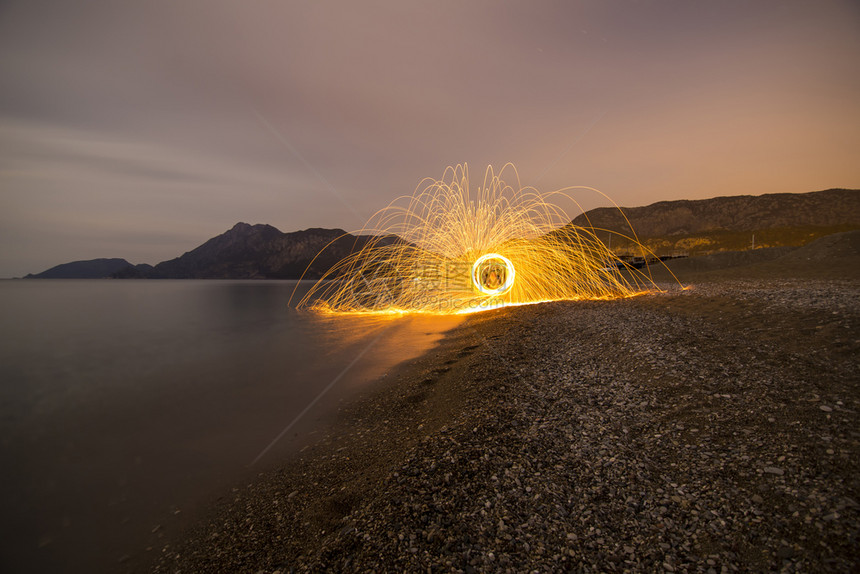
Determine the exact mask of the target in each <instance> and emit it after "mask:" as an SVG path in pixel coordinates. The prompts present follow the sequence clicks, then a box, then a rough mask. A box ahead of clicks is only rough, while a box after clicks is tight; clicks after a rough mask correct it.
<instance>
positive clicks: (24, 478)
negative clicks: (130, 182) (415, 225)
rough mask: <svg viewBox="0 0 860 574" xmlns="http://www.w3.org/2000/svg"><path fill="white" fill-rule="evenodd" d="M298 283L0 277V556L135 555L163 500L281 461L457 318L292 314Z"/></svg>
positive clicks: (73, 562) (75, 559) (82, 559)
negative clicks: (340, 404) (342, 405)
mask: <svg viewBox="0 0 860 574" xmlns="http://www.w3.org/2000/svg"><path fill="white" fill-rule="evenodd" d="M295 286H296V283H295V282H291V281H277V282H263V281H2V282H0V341H2V345H0V381H2V382H0V437H2V438H0V455H2V461H3V463H2V466H3V469H4V470H3V472H2V475H0V476H2V478H0V480H2V483H0V493H1V494H0V515H2V518H0V521H2V523H0V528H2V532H0V539H2V542H0V566H2V570H4V571H44V570H47V569H51V568H53V569H59V570H62V571H77V570H80V571H86V570H90V571H92V570H114V569H122V567H121V566H119V565H120V564H129V565H131V564H133V563H134V561H135V552H136V551H138V550H141V548H139V547H137V546H135V545H136V544H138V543H139V542H140V541H143V540H145V539H146V538H150V537H151V536H150V535H151V532H152V530H153V529H157V528H158V527H159V526H163V525H164V524H166V522H168V521H170V520H175V519H174V518H171V517H176V516H177V514H175V513H176V511H180V513H181V512H185V513H186V514H187V513H188V510H189V509H193V508H194V507H199V506H200V505H203V504H205V503H206V502H207V501H209V500H211V498H212V497H214V496H215V495H216V494H217V493H218V492H219V491H220V490H222V489H224V488H227V486H228V485H229V484H231V483H232V482H235V481H236V480H238V479H239V478H241V477H242V476H244V475H245V474H247V473H248V472H249V471H248V469H249V466H250V465H251V463H252V461H255V460H256V461H257V462H256V464H255V465H254V466H253V468H252V470H254V471H256V470H259V469H264V468H267V467H271V466H272V465H276V464H278V463H279V462H281V461H283V460H285V458H287V457H289V456H290V453H291V452H292V450H291V449H294V448H295V444H296V440H300V439H301V437H302V436H307V434H308V433H312V432H314V431H315V430H317V429H318V428H319V425H320V424H321V423H322V421H324V419H325V417H326V415H327V413H331V412H332V410H333V406H334V405H335V404H336V403H337V401H338V400H339V399H342V398H344V397H346V396H349V394H350V393H351V392H354V391H355V390H357V389H361V388H365V387H366V385H369V384H371V383H372V382H373V381H375V380H377V379H378V378H379V377H381V376H383V375H384V374H385V373H386V372H388V371H389V370H390V369H391V368H392V367H393V366H394V365H396V364H397V363H399V362H402V361H403V360H406V359H409V358H411V357H415V356H417V355H420V354H421V353H422V352H424V351H425V350H427V349H428V348H429V347H430V346H432V345H433V343H434V342H435V341H437V340H438V339H439V338H440V337H441V335H442V333H443V332H444V331H446V330H448V329H450V328H452V327H454V326H455V325H456V324H457V323H458V322H459V320H460V319H458V318H455V317H418V318H414V317H413V318H406V317H401V318H396V319H394V318H386V319H380V318H372V317H340V318H337V319H334V318H331V317H320V316H317V315H313V314H310V313H299V312H296V311H295V310H293V309H290V308H289V307H288V304H287V302H288V300H289V299H290V295H291V293H292V291H293V289H294V287H295ZM306 288H307V285H299V290H301V289H306ZM371 343H372V344H371ZM350 366H351V367H350ZM347 367H350V368H349V369H347ZM338 377H340V378H338ZM335 379H337V383H336V384H335V385H334V386H332V387H331V389H330V390H329V392H327V393H325V394H324V396H323V397H322V398H321V400H319V401H318V403H316V404H314V405H313V408H311V409H309V410H307V412H306V413H305V415H304V416H303V417H302V419H301V420H300V421H298V422H297V423H296V424H294V425H293V426H292V427H291V428H290V430H289V433H287V434H286V435H285V436H283V437H282V438H281V439H280V440H278V441H275V442H274V443H273V441H274V439H276V438H277V437H278V436H279V435H280V434H281V433H283V431H284V429H286V428H287V427H288V426H289V425H290V424H291V423H293V422H294V421H295V420H296V417H297V416H298V415H300V414H301V413H302V412H303V411H304V410H305V409H307V407H308V405H310V404H311V403H312V402H313V401H315V400H317V399H318V398H320V396H321V393H322V392H323V391H324V390H325V389H326V388H327V387H328V386H329V385H330V384H331V383H332V381H334V380H335ZM266 449H267V450H266ZM264 450H265V453H264V456H262V457H261V456H260V455H261V454H263V451H264ZM156 550H157V549H156ZM126 556H128V557H129V558H128V561H127V562H126V558H125V557H126ZM120 560H122V562H120Z"/></svg>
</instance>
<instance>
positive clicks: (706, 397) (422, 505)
mask: <svg viewBox="0 0 860 574" xmlns="http://www.w3.org/2000/svg"><path fill="white" fill-rule="evenodd" d="M857 293H858V284H857V282H856V281H854V280H847V281H818V282H810V281H808V280H803V281H800V280H791V279H779V280H775V281H766V280H754V279H750V280H734V279H732V280H728V281H719V282H714V283H711V282H705V283H699V284H694V286H693V289H692V290H690V291H685V292H675V293H669V294H664V295H651V296H646V297H638V298H634V299H630V300H619V301H611V302H577V303H552V304H544V305H535V306H524V307H510V308H504V309H499V310H495V311H490V312H487V313H482V314H479V315H475V316H472V317H469V318H468V319H467V320H466V321H465V322H464V323H463V324H461V325H460V326H458V327H455V329H453V330H452V331H451V332H449V333H448V334H447V335H446V336H445V338H444V339H443V340H442V341H441V342H440V343H439V344H438V345H437V346H436V347H435V348H434V349H432V350H431V351H430V352H428V353H427V354H425V355H424V356H422V357H420V358H418V359H414V360H412V361H409V362H408V363H407V364H405V365H402V366H401V367H400V368H398V369H397V372H396V373H393V374H392V375H391V376H389V377H387V380H385V381H382V383H381V384H380V385H379V386H378V387H376V388H374V389H373V390H371V391H369V392H367V393H364V396H362V397H359V398H357V399H355V400H352V401H349V402H348V403H347V404H345V405H344V406H343V407H341V409H340V412H339V413H338V417H337V421H336V422H335V424H334V426H333V427H332V428H331V430H330V432H329V434H328V435H327V436H325V437H323V438H322V439H321V440H320V441H319V442H318V443H317V444H315V445H314V446H311V447H308V448H306V449H305V450H304V451H303V452H302V453H301V454H300V458H298V459H297V460H295V461H293V462H292V463H287V464H286V465H285V466H284V467H283V468H282V469H281V470H278V471H274V472H270V473H264V474H261V475H259V476H258V477H257V478H256V480H254V481H253V482H251V483H250V484H248V485H247V486H246V487H244V488H237V489H234V491H233V492H232V493H231V495H230V496H231V498H229V499H225V500H222V501H221V502H219V503H218V504H217V505H216V506H215V507H213V508H212V509H211V511H210V512H209V515H208V517H207V518H206V519H205V520H203V521H202V522H200V523H199V524H198V525H197V526H196V527H195V528H193V529H192V530H190V531H188V532H186V533H185V535H184V536H185V537H184V539H183V540H178V541H171V542H169V545H168V546H166V547H164V546H162V547H159V548H156V550H157V551H158V553H159V558H158V561H157V563H156V564H155V565H154V567H153V569H154V571H156V572H173V571H179V570H183V571H194V570H198V571H199V570H205V571H212V572H228V571H254V572H256V571H264V572H275V571H281V572H286V571H290V570H291V569H295V570H298V571H318V570H335V571H356V570H369V569H376V570H379V571H401V570H405V571H416V570H421V571H427V569H428V568H429V569H431V570H434V571H436V570H440V571H483V570H493V571H505V570H511V571H522V570H531V569H534V568H537V569H541V570H546V569H549V570H558V569H563V570H567V569H573V570H579V569H583V568H586V567H587V568H595V569H598V570H609V571H623V570H630V571H653V570H654V569H658V570H659V569H663V570H665V571H675V570H678V571H684V570H701V571H710V570H713V571H715V572H718V571H721V570H722V569H726V570H725V571H734V570H739V569H740V570H756V571H763V570H774V569H785V570H788V571H795V570H798V571H824V570H828V571H850V570H852V569H853V568H856V567H857V559H856V555H857V549H858V532H860V506H858V504H857V501H858V499H860V483H858V478H857V477H858V476H860V446H858V445H860V443H858V438H860V434H858V432H857V431H856V429H857V428H860V420H858V415H857V413H858V411H860V389H858V387H860V381H858V367H857V361H856V356H857V353H858V352H860V337H858V333H860V309H858V304H857V302H856V300H857V299H858V298H857V296H856V295H857Z"/></svg>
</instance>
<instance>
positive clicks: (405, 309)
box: [299, 164, 656, 315]
mask: <svg viewBox="0 0 860 574" xmlns="http://www.w3.org/2000/svg"><path fill="white" fill-rule="evenodd" d="M508 169H509V170H510V171H512V172H513V175H514V176H515V179H516V181H517V185H516V186H511V185H508V184H506V183H505V182H504V181H502V179H501V178H500V176H499V175H496V174H494V172H493V170H492V168H487V171H486V172H485V175H484V181H483V184H482V185H481V186H480V187H478V188H477V189H475V190H472V189H471V188H470V185H469V172H468V168H467V167H466V166H465V165H463V166H457V167H453V168H448V169H447V170H446V171H445V174H444V175H443V177H442V179H441V180H438V181H434V180H425V181H424V182H422V184H421V185H419V187H418V189H417V190H416V193H415V194H414V195H412V196H410V197H402V198H399V199H398V200H396V201H395V202H393V203H392V204H391V205H389V206H388V207H386V208H385V209H383V210H381V211H379V212H377V213H376V215H375V216H374V217H373V218H371V221H370V223H369V224H368V226H367V227H365V229H363V230H362V231H361V232H360V234H362V235H373V236H375V237H374V239H372V240H371V241H370V242H369V243H368V244H367V245H366V246H365V247H364V248H363V249H361V250H360V251H358V252H356V253H353V254H352V255H351V256H349V257H347V258H346V259H344V260H342V261H341V262H340V263H338V264H337V265H335V266H334V267H333V268H332V269H330V270H329V271H328V272H327V273H326V275H325V276H324V277H323V278H322V279H321V280H320V281H318V282H317V284H316V285H314V287H313V288H312V289H311V290H310V291H309V292H308V294H307V295H306V296H305V297H304V298H303V299H302V301H301V302H300V303H299V307H300V308H309V309H312V310H316V311H321V312H326V313H354V314H367V313H372V314H388V315H400V314H404V313H432V314H462V313H472V312H477V311H484V310H489V309H496V308H499V307H505V306H510V305H524V304H531V303H538V302H547V301H559V300H582V299H616V298H622V297H630V296H633V295H637V294H641V293H644V292H648V291H651V290H655V289H656V286H655V285H654V283H653V281H652V280H651V279H650V277H649V275H648V274H646V273H643V272H641V271H640V270H638V269H634V268H633V267H632V266H630V265H628V264H627V263H625V262H624V261H622V260H620V259H619V258H617V257H616V256H615V255H614V254H613V253H612V251H610V250H609V249H608V248H607V247H606V246H605V245H604V244H603V243H602V242H601V241H600V240H599V239H598V238H597V236H596V234H595V231H596V230H595V229H593V228H586V227H580V226H574V225H571V224H570V223H569V222H570V220H571V218H570V217H568V215H567V214H566V213H565V211H564V210H563V209H562V208H561V207H559V206H558V202H559V201H561V200H567V201H570V202H573V203H574V204H575V203H576V202H575V201H574V200H573V199H572V198H571V197H570V196H569V195H567V194H566V192H565V191H564V190H563V191H558V192H554V193H551V194H546V195H542V194H541V193H539V192H538V191H537V190H536V189H534V188H530V187H528V188H523V187H522V186H520V185H519V176H518V174H517V173H516V169H515V168H514V167H513V166H512V165H510V164H508V165H507V166H505V168H503V169H502V172H501V173H505V171H506V170H508ZM598 193H599V192H598ZM395 236H396V237H395ZM398 238H399V239H398ZM632 239H635V236H634V237H633V238H632ZM643 255H645V252H644V251H643Z"/></svg>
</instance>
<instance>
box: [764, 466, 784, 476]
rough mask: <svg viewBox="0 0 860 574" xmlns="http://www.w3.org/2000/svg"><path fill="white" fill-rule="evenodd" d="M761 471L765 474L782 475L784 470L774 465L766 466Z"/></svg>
mask: <svg viewBox="0 0 860 574" xmlns="http://www.w3.org/2000/svg"><path fill="white" fill-rule="evenodd" d="M762 471H763V472H764V473H766V474H775V475H777V476H782V475H783V474H785V471H784V470H782V469H781V468H777V467H775V466H766V467H764V468H763V469H762Z"/></svg>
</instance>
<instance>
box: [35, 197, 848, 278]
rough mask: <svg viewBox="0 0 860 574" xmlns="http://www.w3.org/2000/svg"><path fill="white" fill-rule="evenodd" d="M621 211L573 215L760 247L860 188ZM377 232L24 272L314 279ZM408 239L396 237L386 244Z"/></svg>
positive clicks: (687, 243) (785, 239)
mask: <svg viewBox="0 0 860 574" xmlns="http://www.w3.org/2000/svg"><path fill="white" fill-rule="evenodd" d="M622 211H623V215H622V213H621V212H619V211H618V210H617V209H615V208H607V207H601V208H597V209H592V210H591V211H588V212H586V213H584V214H582V215H580V216H578V217H576V218H575V219H574V220H573V221H572V222H571V223H572V224H574V225H581V226H586V227H589V226H594V227H595V228H598V229H603V230H608V231H607V232H605V233H604V232H599V233H598V234H599V236H600V237H601V239H603V240H604V242H610V241H611V242H612V245H611V246H612V247H613V248H614V249H615V250H616V251H624V250H625V249H627V248H629V247H630V245H629V243H628V244H627V245H625V241H626V240H625V239H623V237H622V236H623V235H628V236H629V235H630V234H631V232H630V226H629V225H628V224H627V222H626V221H625V219H624V216H626V217H627V218H628V219H629V220H630V224H631V225H632V227H633V228H634V229H635V230H636V233H637V235H638V238H639V240H640V241H642V242H643V243H644V244H646V245H647V246H648V247H649V248H650V249H652V251H654V252H655V253H657V254H658V255H659V254H662V253H663V252H667V253H668V252H671V251H678V250H683V251H684V252H686V253H688V254H697V253H711V252H714V251H725V250H738V249H744V248H749V247H750V246H751V241H753V235H755V238H756V239H755V240H754V241H755V242H756V246H757V247H776V246H780V245H802V244H805V243H808V242H809V241H811V240H813V239H816V238H818V237H821V236H822V235H828V234H830V233H837V232H840V231H850V230H854V229H860V190H849V189H829V190H826V191H817V192H811V193H777V194H768V195H759V196H749V195H741V196H732V197H716V198H713V199H702V200H691V201H661V202H658V203H654V204H652V205H648V206H645V207H633V208H622ZM610 231H611V232H612V233H610ZM610 235H612V236H613V238H612V239H611V240H610V237H609V236H610ZM370 239H371V238H370V237H369V236H360V235H350V234H348V233H346V232H345V231H343V230H341V229H320V228H312V229H305V230H303V231H295V232H292V233H283V232H281V231H279V230H278V229H276V228H274V227H272V226H271V225H263V224H257V225H249V224H247V223H237V224H236V225H235V226H233V228H232V229H230V230H228V231H226V232H225V233H222V234H221V235H218V236H217V237H213V238H212V239H210V240H209V241H207V242H206V243H204V244H203V245H201V246H200V247H197V248H196V249H194V250H192V251H189V252H188V253H185V254H183V255H181V256H180V257H177V258H176V259H171V260H169V261H163V262H161V263H159V264H158V265H155V266H152V265H146V264H142V265H131V264H130V263H129V262H128V261H126V260H125V259H93V260H89V261H75V262H72V263H65V264H63V265H57V266H56V267H52V268H51V269H48V270H47V271H43V272H42V273H38V274H35V275H32V274H31V275H27V276H26V277H25V278H27V279H96V278H104V277H114V278H120V279H127V278H139V279H298V278H299V277H302V276H303V273H304V277H305V278H307V279H317V278H319V277H321V276H322V275H323V274H324V273H325V272H326V271H327V270H328V269H330V268H331V267H332V266H333V265H334V264H335V263H337V262H338V261H340V260H341V259H343V258H344V257H346V256H347V255H349V254H350V253H352V252H353V251H356V250H359V249H361V248H362V247H364V246H365V245H366V244H367V242H368V241H369V240H370ZM399 240H400V239H399V238H397V237H395V236H391V237H388V238H386V239H384V240H383V242H384V243H391V242H394V241H399ZM324 248H325V249H324ZM323 249H324V250H323ZM315 258H316V259H315Z"/></svg>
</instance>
